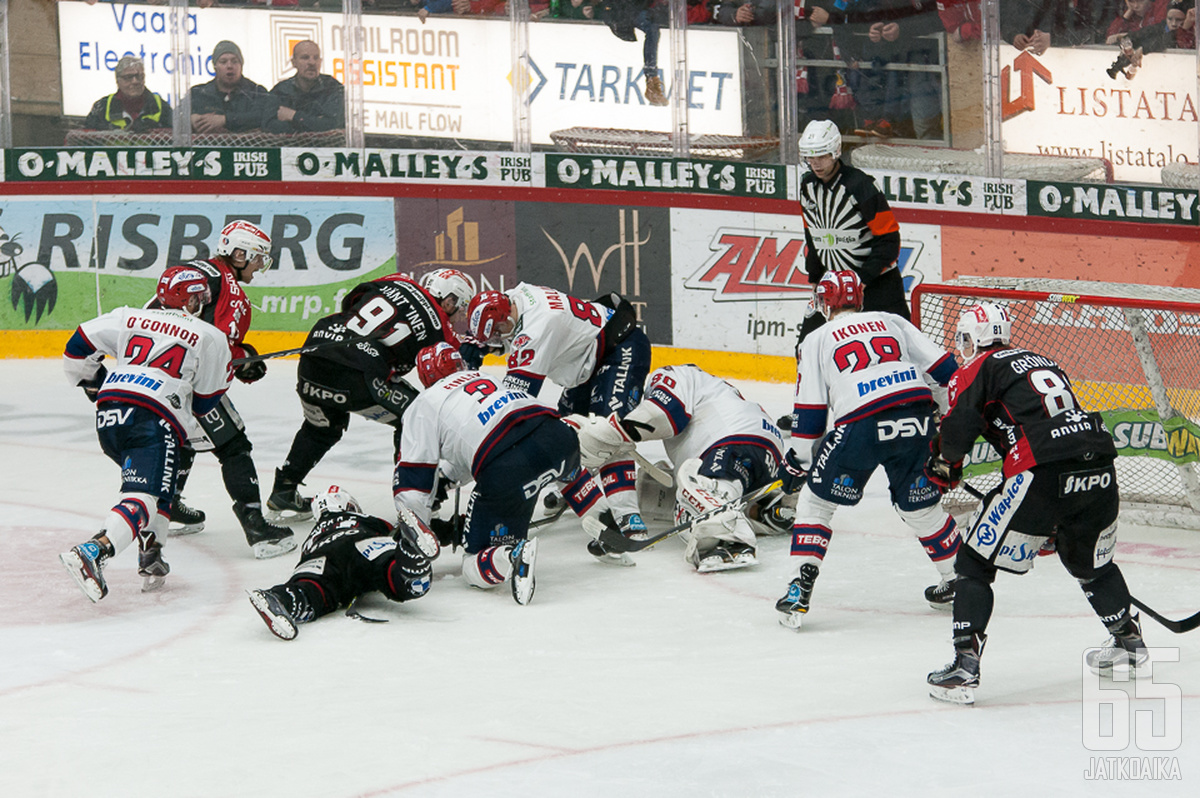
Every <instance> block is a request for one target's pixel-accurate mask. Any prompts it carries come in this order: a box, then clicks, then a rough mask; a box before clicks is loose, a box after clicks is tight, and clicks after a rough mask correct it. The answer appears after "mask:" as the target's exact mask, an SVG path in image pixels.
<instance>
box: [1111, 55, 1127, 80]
mask: <svg viewBox="0 0 1200 798" xmlns="http://www.w3.org/2000/svg"><path fill="white" fill-rule="evenodd" d="M1131 63H1132V62H1131V61H1130V60H1129V57H1128V56H1126V55H1125V54H1124V53H1121V54H1120V55H1119V56H1117V60H1116V61H1113V62H1112V66H1110V67H1109V68H1108V69H1106V70H1104V71H1105V72H1106V73H1108V76H1109V77H1110V78H1112V79H1113V80H1116V79H1117V75H1118V74H1120V75H1124V76H1125V77H1127V78H1128V77H1130V75H1129V73H1128V72H1126V71H1125V70H1126V68H1127V67H1129V65H1130V64H1131Z"/></svg>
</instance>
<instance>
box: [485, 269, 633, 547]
mask: <svg viewBox="0 0 1200 798" xmlns="http://www.w3.org/2000/svg"><path fill="white" fill-rule="evenodd" d="M467 325H468V331H469V334H470V335H471V337H472V338H474V339H475V340H477V341H479V342H481V343H483V344H485V345H488V346H493V347H495V346H503V348H504V352H505V353H506V354H507V355H508V373H507V374H506V376H505V378H504V382H505V384H506V385H508V386H510V387H512V388H515V389H517V390H520V391H524V392H525V393H528V394H529V395H531V396H537V395H538V393H539V392H540V391H541V389H542V384H543V383H544V382H545V381H546V379H550V380H553V381H554V382H556V383H558V384H559V385H560V386H562V388H563V392H562V395H561V396H560V397H559V401H558V411H559V414H560V415H563V416H567V415H570V414H577V415H588V414H592V415H597V416H601V417H603V418H607V417H608V416H609V415H611V414H612V413H616V414H617V415H618V416H624V415H625V414H626V413H628V412H629V411H630V410H632V409H633V408H635V407H637V404H638V402H640V401H641V399H642V387H643V385H644V384H645V380H646V375H647V374H648V373H649V371H650V339H649V338H647V337H646V333H645V332H644V331H643V330H642V329H641V328H640V327H639V326H638V324H637V313H636V311H634V309H633V306H632V305H630V303H629V301H628V300H626V299H624V298H623V297H621V296H619V295H617V294H608V295H605V296H603V297H601V298H599V299H598V300H596V301H594V302H586V301H584V300H581V299H577V298H575V297H573V296H568V295H567V294H564V293H562V292H561V291H556V290H554V289H552V288H545V287H542V286H536V285H530V284H529V283H519V284H518V285H517V286H516V288H514V289H512V290H511V291H509V292H507V293H501V292H499V291H484V292H483V293H481V294H479V295H477V296H476V297H475V298H474V299H473V300H471V305H470V307H469V308H468V310H467ZM563 496H564V497H565V498H566V499H567V503H568V504H569V505H570V506H571V509H572V510H574V511H575V513H576V514H578V515H580V516H585V515H586V514H588V513H589V512H590V509H591V508H593V507H594V506H595V504H596V502H597V501H599V499H600V497H601V496H604V497H605V499H606V500H607V502H608V504H609V506H610V507H611V511H612V513H613V517H614V520H615V522H616V524H617V526H618V527H619V528H620V529H621V532H622V533H623V534H625V535H627V536H631V537H636V536H638V535H644V534H645V533H646V524H645V522H644V521H643V520H642V516H641V513H640V510H639V507H638V501H637V470H636V468H635V466H634V463H633V460H631V459H628V458H617V459H615V460H614V461H613V462H610V463H607V464H606V465H605V466H604V467H603V468H602V469H601V470H600V473H598V474H596V475H594V476H593V475H592V474H590V473H588V472H587V471H581V472H580V474H579V475H578V477H577V478H576V479H575V480H574V481H573V482H571V484H569V485H567V486H566V487H565V488H563ZM589 551H591V552H592V553H593V554H595V555H598V556H601V557H603V556H605V554H606V553H605V552H604V550H603V547H601V546H600V545H599V543H598V542H597V541H593V542H592V544H591V545H590V546H589Z"/></svg>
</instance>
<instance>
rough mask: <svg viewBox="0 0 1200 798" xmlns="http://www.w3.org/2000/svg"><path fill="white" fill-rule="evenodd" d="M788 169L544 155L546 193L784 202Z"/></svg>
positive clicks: (654, 159)
mask: <svg viewBox="0 0 1200 798" xmlns="http://www.w3.org/2000/svg"><path fill="white" fill-rule="evenodd" d="M786 175H787V172H786V167H783V166H772V165H768V164H753V165H751V164H744V163H733V162H727V161H692V160H674V159H666V158H624V157H619V156H614V157H602V156H596V157H578V156H570V155H556V154H551V153H547V154H546V187H547V188H600V189H629V190H633V191H676V190H682V191H694V192H700V193H706V194H729V195H735V196H745V197H771V198H775V199H787V176H786Z"/></svg>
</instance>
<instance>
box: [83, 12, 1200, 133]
mask: <svg viewBox="0 0 1200 798" xmlns="http://www.w3.org/2000/svg"><path fill="white" fill-rule="evenodd" d="M96 1H97V0H85V2H89V3H94V2H96ZM149 1H150V2H151V3H165V2H166V0H149ZM193 3H194V4H195V5H196V6H198V7H201V8H206V7H213V6H222V7H246V6H273V7H289V6H290V7H299V8H305V7H308V8H315V9H324V10H340V9H341V7H342V2H341V0H193ZM362 5H363V11H364V12H365V13H415V14H416V15H418V16H419V17H420V18H421V19H422V21H424V20H425V19H426V18H427V17H428V16H429V15H436V14H457V15H464V16H465V15H473V16H496V15H504V14H506V13H507V4H506V2H505V0H362ZM793 5H794V12H795V15H796V33H797V56H798V58H799V60H800V67H799V69H798V70H797V74H796V92H797V96H798V99H799V107H800V115H801V122H802V123H803V122H805V121H807V120H811V119H831V120H833V121H834V122H835V123H837V125H838V127H839V128H840V129H841V130H843V131H850V130H853V132H854V133H856V134H859V135H861V136H866V137H879V138H890V137H902V138H914V139H937V138H940V137H942V126H943V120H942V111H943V109H942V94H943V92H942V81H943V80H945V74H944V71H943V68H941V67H940V64H939V51H940V43H939V41H938V38H937V36H936V35H935V34H942V33H943V32H944V33H945V35H946V36H947V38H949V39H950V40H951V41H952V42H956V43H964V44H969V43H971V42H973V41H976V40H978V39H980V37H981V32H982V24H981V10H980V0H793ZM529 7H530V11H531V16H532V18H533V19H534V20H546V19H562V20H581V21H587V20H594V21H597V22H603V23H605V24H607V25H608V27H609V28H610V29H611V31H612V33H613V34H614V35H615V36H617V37H618V38H621V39H623V40H625V41H630V42H636V41H637V40H638V37H637V35H636V33H635V31H641V32H642V36H641V40H642V49H643V61H644V66H643V72H644V75H645V80H646V84H645V90H644V96H645V100H646V103H647V104H648V105H659V106H661V105H666V104H667V93H666V88H665V87H664V85H663V81H662V78H661V73H660V72H659V70H658V66H657V54H658V49H659V42H660V29H661V28H663V27H666V25H667V19H666V15H667V4H666V2H665V0H529ZM776 16H777V3H776V0H687V21H688V24H689V25H722V26H730V27H745V26H774V25H775V24H776V21H777V19H776ZM1000 34H1001V38H1002V39H1003V41H1004V42H1006V43H1008V44H1009V45H1011V46H1012V47H1015V48H1017V49H1023V50H1029V51H1031V52H1033V53H1034V54H1037V55H1040V54H1043V53H1045V52H1046V50H1047V49H1048V48H1050V47H1051V46H1055V47H1062V46H1075V45H1102V44H1108V45H1114V44H1115V45H1118V46H1119V47H1120V48H1121V50H1122V52H1124V53H1126V54H1129V55H1130V56H1131V57H1132V58H1133V59H1134V60H1135V61H1136V62H1137V63H1140V60H1138V59H1139V58H1140V55H1141V54H1142V53H1149V52H1157V51H1161V50H1165V49H1168V48H1175V47H1178V48H1194V47H1195V0H1005V1H1004V2H1003V3H1001V4H1000ZM1135 53H1136V55H1134V54H1135ZM812 61H816V62H821V61H823V62H826V63H825V64H821V65H819V66H818V65H811V66H810V65H809V63H808V62H812ZM830 61H836V62H841V63H842V64H844V66H839V67H833V66H828V62H830ZM292 63H293V66H294V67H295V69H296V72H295V74H294V75H293V76H292V77H290V78H287V79H286V80H283V81H281V82H280V83H279V84H277V85H276V86H275V87H274V88H272V89H270V90H267V89H266V88H265V87H264V86H261V85H259V84H257V83H255V82H254V81H252V80H250V79H249V78H247V77H245V76H244V75H242V71H241V70H242V54H241V50H240V49H239V47H238V45H237V44H236V43H234V42H231V41H223V42H221V43H220V44H218V45H217V47H216V49H215V50H214V52H213V56H212V64H213V71H214V78H213V80H212V81H209V82H208V83H205V84H202V85H198V86H194V87H193V88H192V89H191V119H192V129H193V131H194V132H196V133H218V132H235V133H236V132H242V131H249V130H262V131H266V132H268V133H293V132H299V131H328V130H337V129H339V128H342V127H344V122H345V118H344V116H345V112H344V105H343V87H342V85H341V84H340V83H339V82H338V81H337V80H335V79H334V78H333V77H331V76H330V75H326V74H321V72H320V67H321V52H320V48H319V46H318V45H317V44H316V43H315V42H312V41H306V42H301V43H300V44H298V45H296V48H295V52H294V53H293V59H292ZM895 65H904V68H902V69H898V68H895ZM913 65H916V66H918V67H922V66H924V67H930V68H928V69H920V68H918V69H915V70H914V69H911V66H913ZM1135 68H1136V63H1135ZM114 74H115V77H116V80H117V92H115V93H114V94H111V95H108V96H106V97H102V98H101V99H100V100H97V101H96V104H95V105H94V106H93V108H92V111H91V113H90V114H89V115H88V118H87V122H86V126H87V127H88V128H90V129H108V130H112V129H127V130H131V131H138V130H145V129H147V128H152V127H170V126H171V123H172V110H171V108H170V106H169V105H168V104H167V103H166V101H165V100H163V99H162V97H160V96H159V95H157V94H155V93H153V92H150V91H146V86H145V70H144V67H143V65H142V63H141V61H139V60H137V59H136V58H133V57H132V56H127V57H126V58H123V59H121V61H120V63H119V64H118V65H117V68H116V69H115V70H114Z"/></svg>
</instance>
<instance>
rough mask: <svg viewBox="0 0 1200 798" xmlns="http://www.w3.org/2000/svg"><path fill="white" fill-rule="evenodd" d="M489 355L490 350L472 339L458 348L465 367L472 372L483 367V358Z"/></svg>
mask: <svg viewBox="0 0 1200 798" xmlns="http://www.w3.org/2000/svg"><path fill="white" fill-rule="evenodd" d="M487 353H488V348H487V347H486V346H484V345H483V344H480V343H478V342H476V341H472V340H470V339H468V340H466V341H463V342H462V343H461V344H459V346H458V354H459V355H460V356H461V357H462V361H463V365H464V366H466V367H467V369H468V370H470V371H478V369H479V367H480V366H482V365H483V356H484V355H486V354H487Z"/></svg>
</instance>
